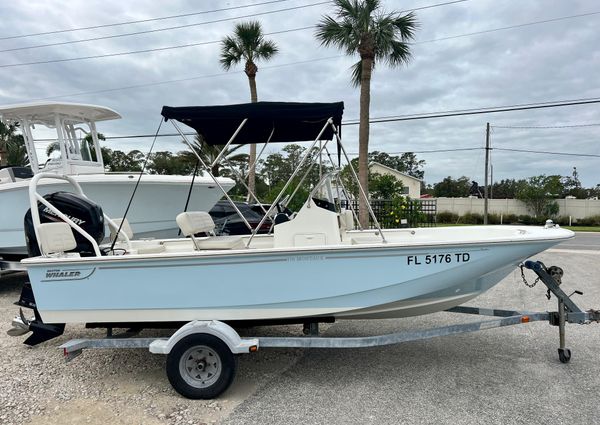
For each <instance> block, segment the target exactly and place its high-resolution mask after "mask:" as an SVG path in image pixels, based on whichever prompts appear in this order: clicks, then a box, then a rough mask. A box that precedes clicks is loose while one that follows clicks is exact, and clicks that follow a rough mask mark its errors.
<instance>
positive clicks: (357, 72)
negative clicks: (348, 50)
mask: <svg viewBox="0 0 600 425" xmlns="http://www.w3.org/2000/svg"><path fill="white" fill-rule="evenodd" d="M350 69H351V70H352V79H351V81H352V86H353V87H360V82H361V79H362V60H359V61H358V62H356V63H355V64H354V65H352V66H351V67H350Z"/></svg>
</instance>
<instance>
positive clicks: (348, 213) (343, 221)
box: [340, 209, 354, 232]
mask: <svg viewBox="0 0 600 425" xmlns="http://www.w3.org/2000/svg"><path fill="white" fill-rule="evenodd" d="M340 230H341V231H342V232H344V231H346V230H354V215H353V214H352V210H346V209H343V210H342V211H340Z"/></svg>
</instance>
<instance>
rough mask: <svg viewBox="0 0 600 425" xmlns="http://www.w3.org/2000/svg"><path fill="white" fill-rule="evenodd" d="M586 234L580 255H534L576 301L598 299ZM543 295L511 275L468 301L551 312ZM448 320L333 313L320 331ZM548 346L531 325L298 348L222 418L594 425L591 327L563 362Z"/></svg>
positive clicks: (243, 365)
mask: <svg viewBox="0 0 600 425" xmlns="http://www.w3.org/2000/svg"><path fill="white" fill-rule="evenodd" d="M594 238H595V237H591V238H590V237H586V236H583V237H581V238H578V240H577V245H583V246H584V248H585V250H583V249H582V250H580V251H579V252H578V251H571V250H570V249H569V251H567V250H566V249H563V250H561V251H559V252H549V251H548V252H545V253H543V254H540V255H538V256H536V257H535V258H536V259H539V260H542V261H544V263H546V264H548V265H550V264H552V265H558V266H561V267H563V268H564V270H565V277H564V279H563V286H564V287H565V290H567V292H571V291H572V290H574V289H580V290H582V291H583V292H584V294H585V295H584V296H578V297H576V302H577V303H578V304H580V306H581V307H582V308H584V309H589V308H599V307H600V277H599V276H598V274H597V273H594V272H593V268H592V267H590V265H592V264H594V263H596V262H598V261H599V260H600V256H598V255H597V254H596V253H593V252H591V250H590V249H589V248H590V246H588V245H589V243H593V245H592V246H591V248H593V249H597V245H596V243H597V242H598V239H594ZM590 240H591V241H592V242H590ZM594 247H596V248H594ZM569 248H572V247H569ZM574 249H576V248H574ZM544 293H545V291H544V287H543V285H537V286H536V287H535V288H533V289H531V288H527V287H525V285H523V283H522V282H521V281H520V278H519V275H518V273H514V274H511V275H509V276H508V277H507V278H506V279H504V280H503V281H502V282H501V283H500V284H499V285H498V286H496V287H494V288H493V289H492V290H490V291H488V292H486V293H485V294H483V295H482V296H480V297H478V298H477V299H475V300H473V301H472V302H471V303H469V304H470V305H477V306H480V307H488V308H490V307H497V308H516V309H523V310H530V311H531V310H537V311H544V310H556V301H555V300H554V299H553V300H552V301H548V300H546V297H545V295H544ZM451 316H457V315H451V314H449V313H436V314H433V315H428V316H421V317H416V318H407V319H400V320H381V321H340V322H336V323H335V324H334V325H332V326H331V327H329V328H328V329H327V330H326V331H325V334H326V335H327V336H342V335H343V336H349V335H369V334H377V333H385V332H391V331H394V330H402V329H415V328H420V327H424V326H444V325H448V324H450V323H456V322H455V321H456V320H459V321H464V320H469V319H468V318H461V317H459V318H458V319H456V318H455V317H451ZM557 346H558V333H557V330H556V328H555V327H552V326H549V325H548V324H547V323H533V324H528V325H521V326H513V327H508V328H502V329H492V330H488V331H483V332H477V333H473V334H465V335H459V336H454V337H443V338H433V339H431V340H426V341H416V342H410V343H405V344H400V345H394V346H389V347H375V348H369V349H358V350H323V349H321V350H319V349H310V350H305V351H304V353H303V355H302V357H300V358H299V359H298V360H297V361H296V362H295V363H294V364H291V365H290V367H289V368H288V369H287V370H286V371H285V372H283V373H279V374H275V375H274V376H273V377H272V378H271V379H269V380H267V381H266V382H263V383H261V384H260V385H259V388H258V389H257V391H256V392H255V393H254V394H253V395H252V396H250V397H248V399H246V400H245V401H244V402H243V403H241V404H240V405H239V406H238V407H237V408H236V409H235V410H234V411H233V412H232V413H231V414H230V415H229V417H228V418H227V419H226V420H225V424H227V425H242V424H248V423H260V424H303V425H309V424H324V423H327V424H361V425H362V424H390V425H392V424H394V425H396V424H436V425H437V424H453V425H459V424H477V423H487V424H548V423H577V424H597V423H598V420H599V418H600V405H599V404H598V395H597V391H596V390H595V388H600V354H599V351H598V347H600V325H598V324H592V325H587V326H580V325H569V326H568V327H567V346H568V347H570V348H571V349H572V353H573V358H572V361H571V363H569V364H567V365H565V364H562V363H560V362H559V360H558V358H557V357H558V356H557V350H556V349H557ZM267 353H269V351H268V350H267V349H263V350H259V352H258V353H256V355H252V356H246V357H241V358H240V370H239V374H240V375H241V376H244V375H252V373H253V370H254V369H255V368H257V367H258V366H256V365H255V364H254V362H255V361H257V360H258V361H259V362H260V360H261V358H262V357H263V356H265V355H267ZM234 387H235V384H234ZM225 397H227V394H226V395H225Z"/></svg>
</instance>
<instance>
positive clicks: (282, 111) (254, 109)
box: [161, 102, 344, 145]
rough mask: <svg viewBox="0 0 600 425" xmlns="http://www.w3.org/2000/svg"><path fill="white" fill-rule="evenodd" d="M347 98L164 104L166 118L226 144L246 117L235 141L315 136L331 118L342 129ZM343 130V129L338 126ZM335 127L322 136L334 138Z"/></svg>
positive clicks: (309, 138) (212, 142)
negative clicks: (174, 105)
mask: <svg viewBox="0 0 600 425" xmlns="http://www.w3.org/2000/svg"><path fill="white" fill-rule="evenodd" d="M343 111H344V102H336V103H294V102H257V103H243V104H239V105H223V106H181V107H171V106H163V108H162V112H161V114H162V116H163V117H164V118H165V120H170V119H173V120H177V121H179V122H181V123H183V124H186V125H188V126H190V127H192V128H193V129H194V130H196V131H197V132H198V134H200V135H202V136H203V137H204V140H205V141H206V143H208V144H209V145H224V144H226V143H227V142H228V141H229V139H230V138H231V136H233V134H234V133H235V131H236V130H237V128H238V127H239V125H240V124H241V122H242V120H244V119H245V118H248V121H247V122H246V124H245V125H244V127H243V128H242V130H241V131H240V132H239V134H238V135H237V137H236V138H235V140H234V142H233V143H234V144H255V143H265V142H266V141H267V140H268V139H269V136H270V135H271V132H273V136H272V137H271V140H270V142H269V143H279V142H283V143H289V142H302V141H312V140H315V139H316V137H317V136H318V135H319V132H320V131H321V129H322V128H323V126H324V125H325V123H326V121H327V120H328V119H329V118H332V120H333V124H334V125H335V126H336V127H337V128H338V129H340V128H341V124H342V113H343ZM338 131H340V130H338ZM333 137H334V134H333V129H332V128H331V126H327V128H326V129H325V131H324V132H323V135H322V136H321V137H320V139H321V140H331V139H333Z"/></svg>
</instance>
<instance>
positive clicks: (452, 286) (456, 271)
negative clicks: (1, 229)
mask: <svg viewBox="0 0 600 425" xmlns="http://www.w3.org/2000/svg"><path fill="white" fill-rule="evenodd" d="M342 111H343V104H342V103H331V104H300V103H272V102H259V103H256V104H245V105H232V106H210V107H181V108H171V107H164V108H163V111H162V115H163V117H164V118H165V120H170V121H172V122H173V125H174V126H175V128H176V129H177V130H178V131H179V132H180V133H181V135H182V137H184V139H185V136H184V134H183V132H182V131H181V130H180V128H179V126H178V124H177V122H175V121H178V122H180V123H184V124H186V125H189V126H190V127H192V128H194V129H195V130H196V131H197V132H198V133H199V134H201V135H202V136H204V138H205V140H206V141H207V143H209V144H226V145H227V146H229V145H230V144H232V143H234V141H235V143H239V144H248V143H258V142H259V141H265V140H266V141H267V143H266V144H265V146H266V145H267V144H269V143H277V142H294V141H306V140H313V142H312V145H311V146H310V148H309V149H307V150H306V151H305V153H304V156H303V158H302V159H301V161H300V163H299V164H298V167H297V168H296V170H295V171H294V173H293V175H292V176H291V177H290V179H289V181H288V183H287V184H286V185H285V187H284V188H283V189H282V191H281V193H280V194H279V196H278V197H277V198H276V200H275V201H274V202H273V204H272V206H271V209H273V210H274V209H275V208H277V207H278V206H279V207H281V205H280V203H281V199H282V197H283V194H284V193H286V190H287V189H288V186H289V185H290V184H291V182H292V181H294V180H295V178H296V176H297V175H298V174H299V170H300V169H301V168H302V166H303V164H304V163H307V162H308V163H311V162H312V164H313V165H314V162H315V161H311V160H314V159H315V158H319V157H320V155H321V153H326V154H329V150H328V148H327V146H328V142H330V141H332V140H333V141H334V143H333V144H334V146H335V147H336V148H337V149H338V154H339V155H342V156H344V157H345V158H346V160H347V159H348V158H347V155H346V152H345V150H344V147H343V145H342V143H341V138H340V137H339V136H340V126H341V118H342ZM232 134H233V137H231V135H232ZM315 135H316V138H315ZM227 146H226V147H227ZM224 150H226V149H224ZM263 151H264V148H263ZM261 153H262V152H261ZM259 156H260V155H259ZM198 158H199V160H200V161H201V159H200V156H198ZM348 162H349V161H348ZM203 165H205V166H206V168H207V169H210V164H208V166H207V164H203ZM334 165H335V164H334ZM338 165H339V164H338ZM338 170H339V168H338ZM309 171H310V169H309V170H308V171H306V174H305V175H304V176H302V179H301V180H300V184H301V183H302V181H303V180H304V178H305V177H306V175H308V172H309ZM353 175H354V177H355V178H356V173H354V171H353ZM48 179H51V180H57V179H60V180H62V181H63V182H66V183H70V184H71V185H72V186H73V189H74V192H75V193H76V194H77V195H78V197H79V198H80V199H82V200H83V201H85V202H87V203H88V204H89V207H88V210H89V211H88V212H89V214H90V216H93V215H95V216H96V217H94V218H93V219H92V218H90V219H89V220H88V223H87V224H88V225H89V223H104V222H106V223H107V224H108V225H109V227H110V228H111V233H112V235H113V236H112V238H113V239H112V243H111V244H108V245H102V244H101V241H102V239H103V236H104V235H103V234H102V230H103V224H97V225H96V228H90V227H88V228H87V229H84V228H83V227H84V226H83V225H82V226H81V227H80V225H79V224H80V223H76V222H75V221H73V220H71V219H70V218H69V217H70V214H69V211H60V210H59V209H58V208H56V207H55V206H53V205H52V204H51V203H50V202H49V201H48V200H46V199H44V197H43V196H41V195H40V193H39V192H38V187H39V184H40V183H41V182H43V181H45V180H48ZM295 181H297V179H296V180H295ZM356 182H357V183H358V179H357V178H356ZM340 188H341V190H345V189H344V186H343V184H342V181H341V179H340V178H339V172H338V171H333V172H332V173H329V174H327V175H325V176H324V177H323V178H322V179H321V181H320V182H319V184H318V185H316V186H315V187H314V189H313V190H312V192H311V194H310V196H309V198H308V199H307V201H306V202H305V204H304V206H303V207H302V208H301V209H300V211H299V212H298V213H297V214H296V215H295V216H294V217H292V218H290V217H287V216H284V217H276V218H275V223H277V224H275V225H274V226H273V232H272V234H268V235H258V234H256V231H255V232H254V233H253V234H251V235H247V236H214V233H213V231H214V223H213V222H212V219H211V218H210V216H209V215H208V214H207V213H206V212H203V211H190V212H185V213H181V214H179V215H178V216H177V218H176V221H177V223H178V225H179V227H180V229H181V231H182V233H183V236H185V237H182V238H178V239H158V240H151V241H144V240H132V234H131V232H130V231H129V226H128V224H127V220H125V219H123V218H119V219H114V220H113V219H110V218H109V217H108V216H106V215H105V214H103V212H102V208H100V207H101V206H102V205H100V207H99V206H98V205H95V203H94V202H93V201H90V200H88V199H87V198H86V197H85V195H84V191H82V190H81V187H80V185H79V183H78V182H77V180H76V179H74V178H73V177H69V176H59V175H57V174H49V173H40V174H37V175H36V176H34V178H33V179H32V181H31V183H30V189H29V191H30V192H29V193H30V201H31V212H32V214H31V215H32V226H31V227H30V228H28V229H26V232H27V234H28V242H29V243H30V244H33V245H35V249H38V250H39V252H40V253H41V255H40V256H38V257H34V258H28V259H25V260H23V261H22V263H23V265H24V266H26V268H27V271H28V274H29V278H30V281H31V287H29V286H26V287H25V288H24V290H23V293H22V295H21V299H20V301H19V304H21V305H22V306H25V307H31V308H34V312H35V319H34V320H28V319H27V318H25V316H24V315H23V313H21V316H20V318H17V319H15V321H14V322H13V325H14V326H15V327H14V328H13V330H12V334H14V335H16V334H23V333H26V332H28V331H32V332H33V333H32V334H31V335H30V336H29V338H28V339H27V341H26V343H28V344H30V345H34V344H37V343H40V342H43V341H46V340H48V339H50V338H53V337H55V336H58V335H60V334H62V332H63V330H64V324H66V323H86V324H88V325H89V326H95V327H106V328H112V327H140V328H143V327H154V326H160V325H162V326H164V325H165V323H166V324H169V323H170V324H171V325H172V326H173V327H177V326H181V325H182V324H184V323H187V324H186V325H184V326H183V327H182V328H181V329H180V330H179V331H177V332H176V333H175V334H174V335H173V336H172V337H171V338H170V339H169V340H167V341H165V340H156V341H154V340H153V341H154V342H149V341H148V340H144V339H140V340H144V341H143V342H139V341H138V342H137V343H135V344H133V345H127V346H128V347H133V346H135V347H140V346H146V347H147V346H149V345H150V349H151V351H152V352H160V353H165V354H167V353H170V354H169V355H170V359H169V360H168V362H167V371H168V376H169V379H170V381H171V383H172V384H173V385H174V387H175V388H176V389H177V391H179V392H180V393H182V394H184V395H186V396H188V397H196V398H198V397H202V398H204V397H213V396H215V395H218V394H219V393H220V392H222V391H223V390H224V389H225V388H227V386H228V385H229V383H230V382H231V380H232V379H233V375H232V373H233V372H227V373H225V372H224V371H225V370H229V369H231V368H232V367H233V366H232V360H230V356H232V355H233V354H238V353H242V352H248V351H253V350H255V349H256V348H257V347H258V340H257V339H251V340H244V339H240V338H239V337H238V336H237V334H236V333H235V331H234V330H233V329H232V328H230V327H229V326H228V325H226V324H225V323H223V322H230V323H240V322H252V323H256V322H263V323H277V322H280V323H289V322H298V323H305V324H314V323H318V322H324V321H332V320H335V319H354V318H360V319H363V318H369V319H371V318H391V317H405V316H415V315H422V314H428V313H433V312H438V311H442V310H447V309H451V308H456V306H459V305H461V304H463V303H465V302H466V301H468V300H470V299H472V298H474V297H476V296H478V295H479V294H481V293H483V292H485V291H486V290H488V289H490V288H491V287H492V286H494V285H495V284H496V283H498V282H499V281H500V280H501V279H502V278H504V277H505V276H506V275H507V274H509V273H510V271H512V270H513V269H514V268H515V267H516V266H518V265H519V264H520V263H521V262H522V261H524V260H526V259H527V258H528V257H530V256H532V255H534V254H536V253H539V252H541V251H544V250H545V249H547V248H549V247H551V246H553V245H555V244H557V243H559V242H561V241H564V240H565V239H568V238H571V237H573V233H572V232H571V231H569V230H565V229H562V228H560V227H559V226H556V225H553V224H551V223H549V224H547V225H546V226H544V227H530V226H464V227H450V228H415V229H381V228H380V227H379V224H378V222H377V218H376V217H375V215H374V214H373V211H372V210H371V209H370V207H369V209H370V213H371V216H372V217H371V218H372V220H373V223H374V225H375V229H356V230H355V223H357V221H356V220H355V218H356V214H355V212H354V211H351V210H339V208H338V200H339V199H340V198H341V197H340V196H339V193H338V194H336V193H335V192H336V191H339V190H340ZM359 188H360V185H359ZM361 190H362V188H361ZM363 193H364V192H363ZM292 196H293V195H292ZM83 201H82V202H83ZM94 201H95V200H94ZM44 209H50V210H52V211H53V212H54V214H55V215H56V216H57V217H60V219H62V221H57V222H52V223H42V222H41V220H40V213H39V211H43V210H44ZM270 214H271V210H269V211H267V214H265V218H263V220H267V218H266V217H269V216H270ZM261 224H262V223H261ZM92 227H93V226H92ZM258 228H260V225H259V226H258ZM543 272H544V273H545V269H544V270H543ZM559 290H560V289H559ZM515 314H516V313H515ZM582 314H584V313H582ZM585 314H587V313H585ZM578 317H579V316H578ZM579 318H580V317H579ZM513 319H514V318H513ZM586 319H589V317H588V316H586ZM538 320H540V319H538ZM512 324H515V323H512ZM563 325H564V322H563ZM497 326H503V325H497ZM199 335H200V337H199ZM202 335H204V336H202ZM206 335H208V337H207V336H206ZM194 338H196V339H194ZM198 338H200V339H198ZM207 338H208V339H207ZM211 338H212V339H211ZM214 339H218V341H215V340H214ZM299 339H301V338H299ZM306 340H307V341H308V340H315V338H307V339H306ZM109 341H111V342H110V345H107V346H111V347H115V346H117V345H116V343H115V340H114V339H109ZM190 341H191V343H190ZM219 341H220V342H219ZM183 342H185V344H183V345H182V343H183ZM77 344H80V345H77ZM77 344H75V345H76V347H77V348H73V346H70V349H69V350H70V351H69V350H67V348H66V346H65V353H67V352H68V351H69V352H76V351H78V350H79V351H80V349H81V348H82V345H81V342H78V343H77ZM136 344H137V345H136ZM140 344H141V345H140ZM190 344H191V345H190ZM219 344H221V345H219ZM260 344H261V346H269V345H270V346H276V345H277V343H276V342H273V341H270V342H269V341H265V342H263V339H261V342H260ZM294 344H296V345H294ZM298 344H300V345H298ZM306 344H309V345H308V346H320V345H318V344H319V342H314V341H313V342H310V343H305V345H304V346H307V345H306ZM85 346H86V347H89V346H90V345H85ZM94 346H97V345H94ZM277 346H281V345H277ZM292 346H302V343H301V342H294V343H293V344H292ZM223 347H225V349H223ZM232 353H233V354H232Z"/></svg>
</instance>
